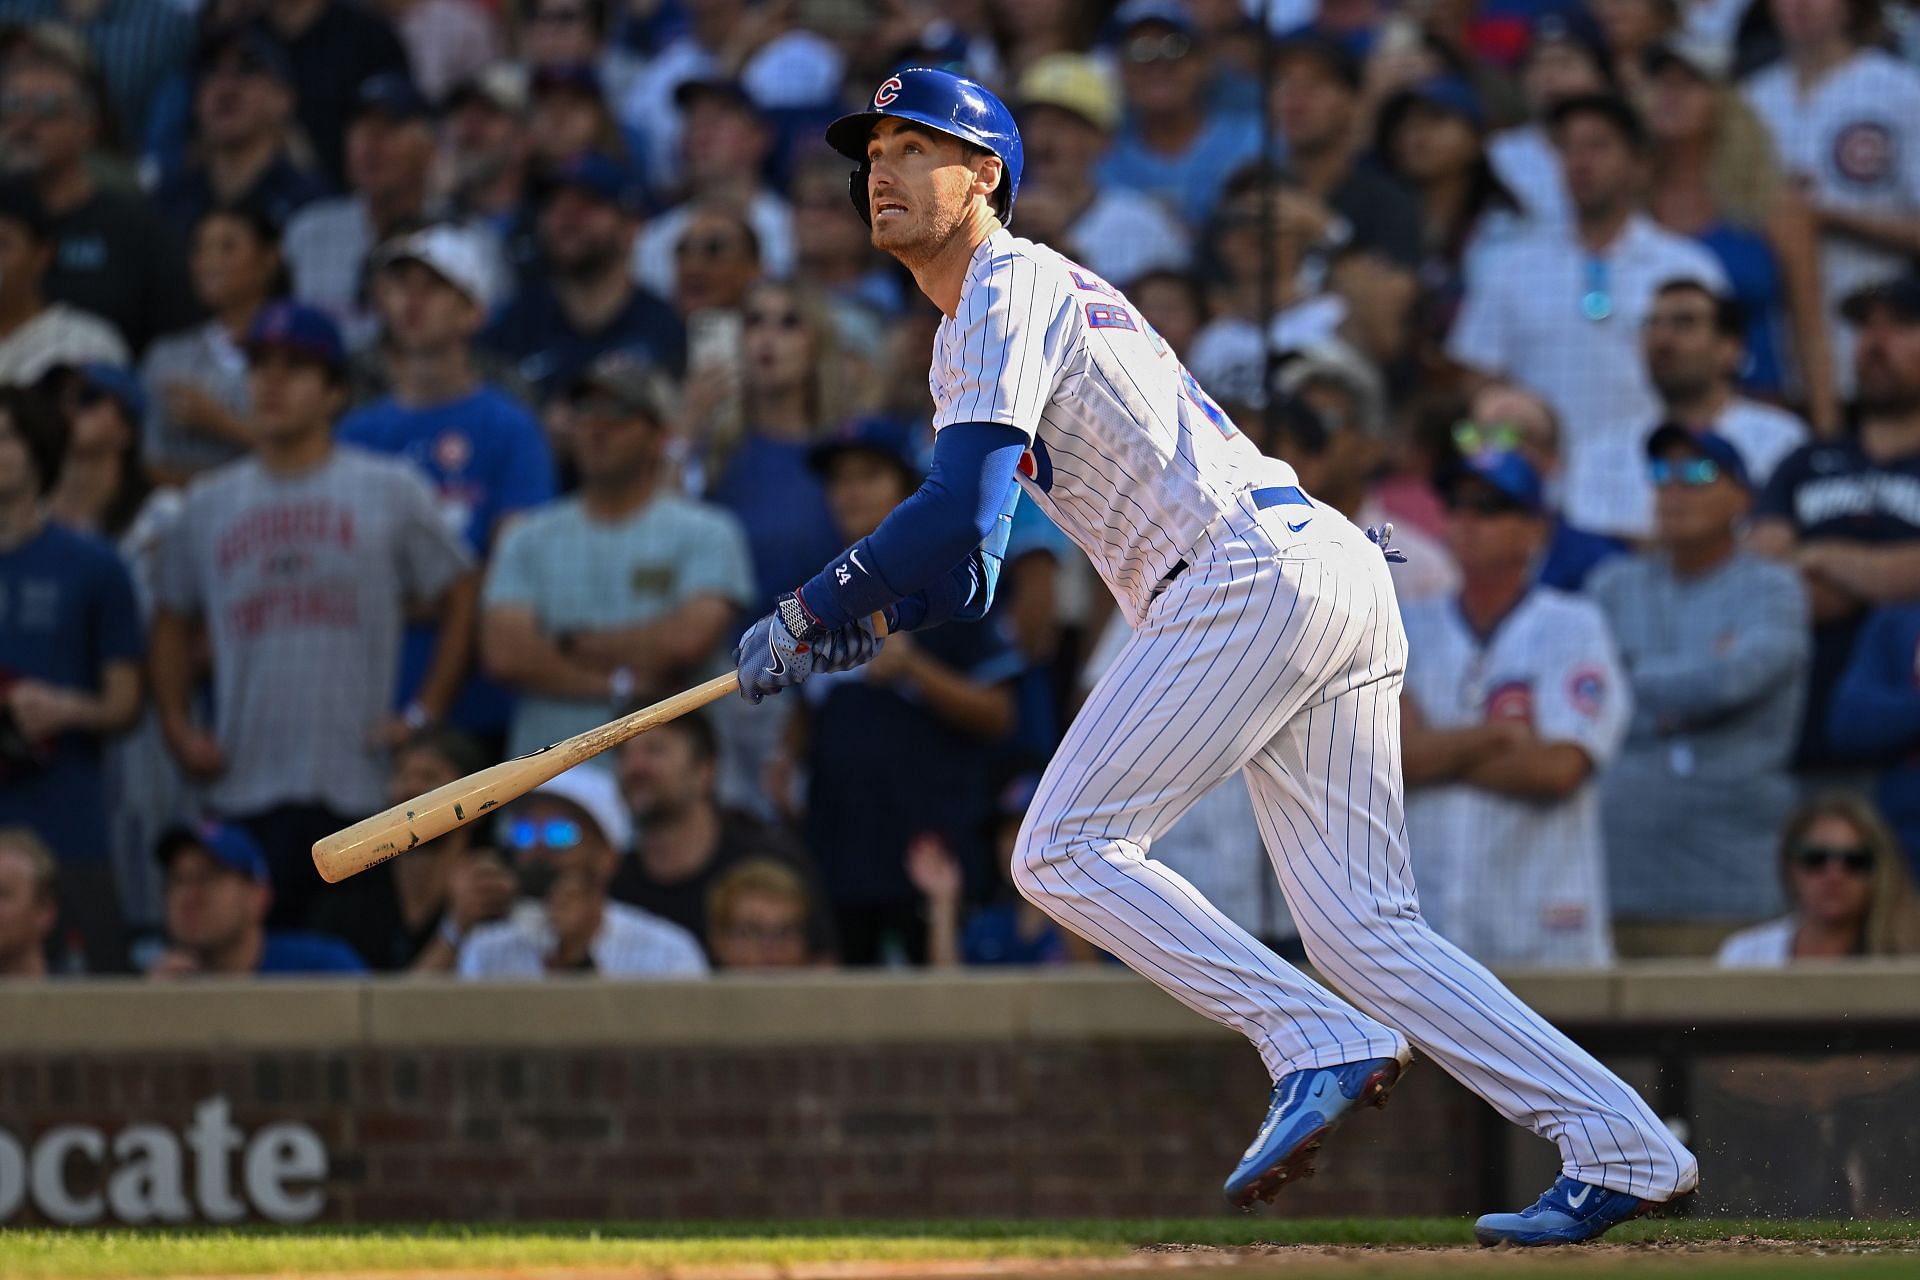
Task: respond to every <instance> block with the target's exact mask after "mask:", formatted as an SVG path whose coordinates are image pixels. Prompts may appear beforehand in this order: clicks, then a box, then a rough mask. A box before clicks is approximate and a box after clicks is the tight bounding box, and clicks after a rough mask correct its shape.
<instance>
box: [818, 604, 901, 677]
mask: <svg viewBox="0 0 1920 1280" xmlns="http://www.w3.org/2000/svg"><path fill="white" fill-rule="evenodd" d="M886 642H887V638H886V637H885V636H877V635H875V634H874V633H873V616H872V615H871V614H869V615H868V616H866V617H864V618H862V619H860V620H859V621H858V622H850V623H848V624H847V625H846V626H844V627H842V628H840V629H839V630H838V631H836V632H834V633H833V634H832V635H830V636H828V637H827V638H826V639H825V640H822V641H821V642H820V643H819V644H817V645H815V646H814V647H813V669H814V670H815V671H851V670H853V669H854V668H855V667H857V666H860V665H862V664H863V663H868V662H872V661H873V655H874V654H876V653H879V652H880V646H882V645H884V644H885V643H886Z"/></svg>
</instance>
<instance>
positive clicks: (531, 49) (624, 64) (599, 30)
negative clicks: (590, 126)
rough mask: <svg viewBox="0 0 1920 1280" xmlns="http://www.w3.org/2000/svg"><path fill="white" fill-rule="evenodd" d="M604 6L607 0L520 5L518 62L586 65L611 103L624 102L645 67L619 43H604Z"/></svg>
mask: <svg viewBox="0 0 1920 1280" xmlns="http://www.w3.org/2000/svg"><path fill="white" fill-rule="evenodd" d="M607 7H608V6H607V3H606V0H531V2H530V3H528V4H526V5H524V6H522V11H521V18H520V27H519V31H518V32H517V33H516V34H517V35H518V36H519V56H520V61H521V63H522V64H524V65H526V66H529V67H551V66H559V65H561V64H563V63H565V64H585V65H587V66H591V67H593V68H595V70H596V71H597V72H598V74H599V76H600V80H601V82H602V83H603V84H605V85H606V86H607V92H608V94H609V95H610V96H611V98H612V99H613V100H614V101H616V102H624V101H625V100H626V94H627V93H629V92H631V90H632V87H633V81H634V77H635V76H637V75H638V74H640V73H641V72H642V71H643V70H644V68H645V63H644V61H643V60H642V59H641V58H639V57H637V56H636V55H635V54H634V53H633V52H631V51H629V50H628V49H626V48H625V47H624V45H623V42H622V41H619V40H609V39H608V38H607V37H608V34H609V33H608V22H607V19H608V13H607Z"/></svg>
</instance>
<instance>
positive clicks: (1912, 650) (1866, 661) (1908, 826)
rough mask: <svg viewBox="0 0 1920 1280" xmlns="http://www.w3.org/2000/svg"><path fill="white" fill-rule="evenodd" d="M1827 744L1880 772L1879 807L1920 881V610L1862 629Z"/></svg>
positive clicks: (1900, 610) (1895, 609) (1901, 611)
mask: <svg viewBox="0 0 1920 1280" xmlns="http://www.w3.org/2000/svg"><path fill="white" fill-rule="evenodd" d="M1826 727H1827V740H1828V741H1829V742H1832V743H1833V744H1834V745H1835V746H1836V747H1837V748H1842V749H1844V750H1845V752H1846V753H1847V755H1849V756H1851V757H1853V758H1856V759H1863V760H1871V761H1873V762H1874V763H1877V764H1879V765H1881V766H1883V768H1882V772H1881V774H1880V780H1879V785H1878V786H1877V787H1876V788H1875V790H1874V800H1875V801H1876V802H1877V803H1878V804H1879V806H1880V813H1881V815H1882V816H1883V817H1885V818H1886V820H1887V823H1888V825H1890V826H1892V828H1893V829H1894V831H1895V833H1896V834H1898V835H1899V837H1900V843H1901V845H1902V846H1903V847H1904V848H1905V849H1906V853H1907V862H1908V864H1909V865H1910V866H1911V867H1912V869H1913V874H1914V875H1915V876H1916V877H1920V605H1914V604H1905V605H1889V606H1887V607H1886V608H1883V609H1879V610H1877V611H1875V612H1874V613H1873V614H1871V615H1869V616H1868V618H1867V621H1866V623H1865V624H1864V625H1863V626H1862V627H1861V628H1860V636H1859V639H1858V640H1857V641H1856V642H1855V643H1854V646H1853V653H1852V654H1851V655H1850V657H1849V659H1848V662H1847V665H1846V668H1845V669H1844V670H1843V671H1842V672H1841V674H1840V679H1839V682H1838V683H1837V684H1836V685H1835V686H1834V690H1833V700H1832V703H1831V705H1830V706H1829V708H1828V710H1827V726H1826Z"/></svg>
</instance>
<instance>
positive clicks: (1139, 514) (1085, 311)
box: [929, 230, 1296, 624]
mask: <svg viewBox="0 0 1920 1280" xmlns="http://www.w3.org/2000/svg"><path fill="white" fill-rule="evenodd" d="M929 382H930V384H931V386H932V390H933V399H934V404H935V411H934V417H933V426H934V430H935V431H939V430H941V429H942V428H945V427H948V426H951V425H952V424H954V423H956V422H994V423H1002V424H1005V425H1007V426H1012V427H1017V428H1019V429H1020V430H1021V431H1023V432H1025V433H1026V436H1027V438H1028V440H1029V441H1030V444H1029V446H1028V450H1027V453H1026V456H1025V457H1023V458H1022V459H1021V461H1020V480H1021V484H1022V485H1023V486H1024V487H1025V489H1026V491H1027V493H1028V494H1029V495H1030V496H1031V497H1032V498H1033V499H1034V501H1036V502H1038V503H1039V504H1040V507H1041V509H1042V510H1044V511H1045V512H1046V513H1047V514H1048V515H1049V516H1051V517H1052V518H1053V521H1054V523H1055V524H1057V525H1059V526H1060V528H1061V529H1062V530H1063V531H1065V532H1066V534H1067V535H1068V536H1069V537H1071V538H1072V539H1073V540H1074V541H1075V542H1076V543H1078V544H1079V545H1080V548H1081V549H1082V550H1083V551H1085V552H1086V553H1087V556H1088V558H1089V559H1091V560H1092V561H1093V564H1094V567H1095V568H1096V569H1098V570H1099V572H1100V576H1101V577H1102V578H1104V579H1106V582H1107V585H1108V586H1109V587H1111V588H1112V589H1113V594H1114V597H1115V599H1117V600H1118V601H1119V602H1120V604H1121V607H1122V608H1123V609H1124V610H1126V612H1127V614H1128V616H1129V618H1130V619H1131V620H1132V621H1133V622H1134V623H1136V624H1137V623H1138V622H1139V621H1140V618H1141V616H1142V615H1143V614H1144V612H1145V610H1146V606H1147V601H1148V599H1149V598H1150V594H1151V592H1152V590H1153V588H1154V586H1155V585H1156V584H1157V583H1158V582H1159V581H1160V579H1161V578H1162V577H1163V576H1164V575H1165V574H1166V573H1167V571H1168V570H1169V569H1171V568H1172V567H1173V565H1174V564H1175V563H1176V562H1177V561H1179V560H1181V559H1182V558H1191V557H1192V555H1193V554H1194V552H1195V550H1196V548H1197V547H1198V546H1199V545H1200V543H1201V541H1202V535H1204V534H1205V532H1206V531H1207V528H1208V527H1209V526H1210V525H1212V524H1213V522H1214V521H1215V520H1216V519H1217V518H1218V517H1219V516H1220V515H1221V514H1222V513H1223V512H1225V511H1226V510H1227V509H1228V508H1229V506H1231V505H1232V502H1233V495H1234V494H1235V493H1237V492H1239V491H1240V490H1242V489H1246V488H1248V487H1249V486H1251V485H1253V484H1256V483H1264V484H1283V485H1284V484H1293V483H1296V480H1295V477H1294V476H1293V474H1292V468H1290V467H1288V466H1287V465H1286V464H1285V463H1282V462H1276V461H1274V460H1272V459H1269V458H1266V457H1263V456H1262V455H1261V454H1260V452H1259V451H1258V450H1256V449H1255V448H1254V447H1253V445H1252V443H1251V442H1249V441H1248V440H1247V438H1246V437H1245V436H1243V435H1241V434H1240V432H1239V431H1238V430H1237V429H1236V428H1235V427H1234V424H1233V422H1232V420H1231V419H1230V418H1228V417H1227V415H1226V414H1225V413H1224V412H1223V411H1222V410H1221V409H1220V406H1219V405H1217V404H1215V403H1214V402H1213V400H1212V398H1211V397H1209V396H1208V395H1207V394H1206V392H1205V391H1203V390H1201V388H1200V385H1199V384H1198V383H1197V382H1195V381H1194V380H1193V375H1192V374H1190V373H1188V372H1187V370H1186V368H1185V367H1184V366H1183V365H1182V364H1181V363H1180V361H1179V359H1178V358H1177V357H1176V356H1175V355H1174V354H1173V351H1172V349H1171V348H1169V347H1168V346H1167V344H1166V343H1165V342H1164V341H1162V340H1161V338H1160V335H1159V334H1157V333H1155V332H1154V331H1153V328H1152V326H1150V325H1149V324H1148V323H1147V321H1146V318H1145V317H1144V316H1143V315H1141V314H1140V312H1139V310H1138V309H1137V308H1136V307H1134V305H1133V304H1132V303H1131V302H1129V301H1127V299H1126V298H1125V297H1124V296H1123V295H1122V294H1121V293H1120V291H1119V290H1118V289H1115V288H1114V287H1113V286H1112V285H1110V284H1108V283H1107V282H1106V281H1104V280H1102V279H1100V277H1098V276H1096V275H1094V274H1093V273H1092V272H1091V271H1089V270H1087V269H1086V268H1085V267H1082V266H1080V265H1078V264H1077V263H1074V262H1071V261H1069V260H1068V259H1066V258H1063V257H1061V256H1060V255H1059V254H1058V253H1055V252H1054V251H1053V250H1052V249H1049V248H1047V247H1046V246H1045V245H1039V244H1035V243H1033V242H1032V241H1030V240H1022V239H1019V238H1017V237H1016V236H1014V235H1013V234H1012V233H1010V232H1008V231H1004V230H1001V231H996V232H994V234H993V235H992V236H991V237H989V238H988V239H987V240H986V241H985V242H983V243H982V244H981V245H980V246H979V247H978V248H977V249H975V250H974V253H973V260H972V262H971V263H970V264H969V265H968V267H967V278H966V282H965V283H964V284H962V285H961V287H960V305H959V308H958V310H957V311H956V313H955V314H954V315H953V316H951V317H948V318H946V319H943V320H942V321H941V322H940V331H939V333H938V335H937V336H936V337H935V338H934V348H933V371H932V375H931V377H930V379H929Z"/></svg>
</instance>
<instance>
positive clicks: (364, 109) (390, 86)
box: [353, 71, 433, 120]
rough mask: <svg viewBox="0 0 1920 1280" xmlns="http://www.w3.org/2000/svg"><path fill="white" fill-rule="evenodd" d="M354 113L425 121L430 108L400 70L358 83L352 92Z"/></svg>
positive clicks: (410, 78)
mask: <svg viewBox="0 0 1920 1280" xmlns="http://www.w3.org/2000/svg"><path fill="white" fill-rule="evenodd" d="M353 114H354V116H356V117H358V116H369V115H375V116H385V117H386V118H387V119H389V120H428V119H431V118H432V117H433V107H432V106H430V105H429V104H428V102H427V100H426V98H425V97H424V96H423V95H422V94H421V92H420V90H419V88H418V87H417V86H416V85H415V84H414V83H413V77H411V76H409V75H407V74H406V73H405V72H402V71H383V72H381V73H380V74H379V75H377V76H368V77H367V78H366V79H365V80H362V81H361V82H360V88H359V89H358V90H357V91H356V92H355V93H354V95H353Z"/></svg>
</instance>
